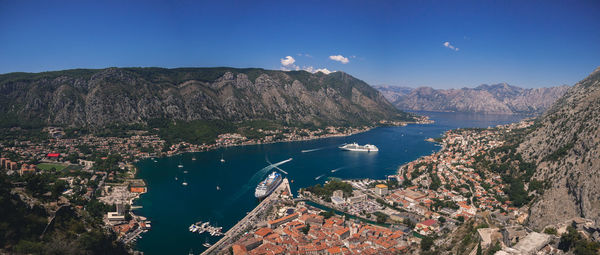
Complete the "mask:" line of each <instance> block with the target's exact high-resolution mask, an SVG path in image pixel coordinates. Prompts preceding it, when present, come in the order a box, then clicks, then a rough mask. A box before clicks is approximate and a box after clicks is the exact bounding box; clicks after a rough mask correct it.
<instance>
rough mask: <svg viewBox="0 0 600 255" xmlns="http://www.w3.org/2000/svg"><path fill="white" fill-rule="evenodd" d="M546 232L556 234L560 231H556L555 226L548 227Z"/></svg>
mask: <svg viewBox="0 0 600 255" xmlns="http://www.w3.org/2000/svg"><path fill="white" fill-rule="evenodd" d="M544 233H545V234H548V235H556V234H558V231H556V229H555V228H546V229H544Z"/></svg>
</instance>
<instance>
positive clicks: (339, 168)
mask: <svg viewBox="0 0 600 255" xmlns="http://www.w3.org/2000/svg"><path fill="white" fill-rule="evenodd" d="M344 168H346V167H345V166H343V167H338V168H336V169H333V170H331V172H332V173H335V172H337V171H340V170H342V169H344Z"/></svg>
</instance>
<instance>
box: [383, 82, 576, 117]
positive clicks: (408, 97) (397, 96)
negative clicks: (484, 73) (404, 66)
mask: <svg viewBox="0 0 600 255" xmlns="http://www.w3.org/2000/svg"><path fill="white" fill-rule="evenodd" d="M375 88H377V89H378V90H379V91H381V92H382V93H383V95H384V96H385V97H386V98H387V99H388V100H389V101H390V102H392V104H394V105H395V106H396V107H398V108H399V109H402V110H412V111H434V112H470V113H486V114H525V115H539V114H541V113H543V112H544V111H545V110H546V109H548V108H549V107H550V106H551V105H552V103H554V101H556V100H557V99H558V98H559V97H561V96H562V95H563V94H564V93H565V92H566V91H567V89H568V88H569V86H566V85H563V86H558V87H551V88H533V89H524V88H519V87H515V86H511V85H508V84H506V83H500V84H494V85H486V84H484V85H480V86H478V87H475V88H461V89H433V88H430V87H420V88H408V87H395V86H385V85H383V86H375Z"/></svg>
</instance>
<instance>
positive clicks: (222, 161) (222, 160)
mask: <svg viewBox="0 0 600 255" xmlns="http://www.w3.org/2000/svg"><path fill="white" fill-rule="evenodd" d="M221 163H225V159H223V154H221Z"/></svg>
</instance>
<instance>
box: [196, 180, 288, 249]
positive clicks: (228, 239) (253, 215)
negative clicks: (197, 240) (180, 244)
mask: <svg viewBox="0 0 600 255" xmlns="http://www.w3.org/2000/svg"><path fill="white" fill-rule="evenodd" d="M283 191H286V192H287V193H288V194H289V195H290V196H292V192H291V189H290V183H289V182H288V179H287V178H284V179H283V181H282V182H281V184H279V186H278V187H277V188H276V189H275V191H273V193H271V194H270V195H269V196H267V197H266V198H265V199H264V200H263V201H262V202H260V204H258V206H256V207H255V208H254V209H253V210H252V211H251V212H249V213H248V214H247V215H246V217H244V218H243V219H242V220H240V221H239V222H238V223H237V224H235V226H233V227H232V228H231V229H229V230H228V231H227V232H226V233H225V235H224V236H223V238H221V239H220V240H219V241H218V242H216V243H215V244H213V245H212V246H211V247H210V248H208V249H207V250H206V251H204V252H203V253H202V255H205V254H206V255H208V254H220V253H219V252H220V251H223V250H224V249H225V248H227V247H228V246H229V245H232V244H233V242H235V238H236V237H238V236H239V235H241V234H243V233H244V232H245V231H246V229H248V228H249V227H252V226H254V225H256V224H257V223H258V219H259V216H260V215H262V214H264V213H266V212H265V210H267V209H268V208H269V207H270V206H271V205H272V204H273V203H274V202H276V201H277V199H278V195H279V194H280V193H281V192H283Z"/></svg>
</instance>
